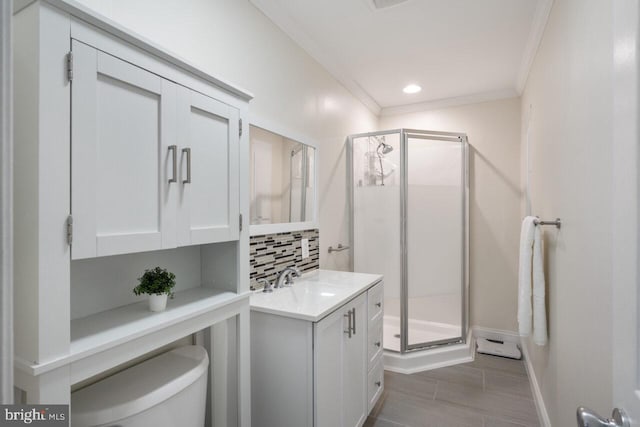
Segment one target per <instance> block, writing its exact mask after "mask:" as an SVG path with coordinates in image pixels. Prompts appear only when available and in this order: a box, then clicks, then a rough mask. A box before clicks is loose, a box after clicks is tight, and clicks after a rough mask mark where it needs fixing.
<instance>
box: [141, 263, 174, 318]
mask: <svg viewBox="0 0 640 427" xmlns="http://www.w3.org/2000/svg"><path fill="white" fill-rule="evenodd" d="M138 282H140V283H139V284H138V286H136V287H135V288H133V293H134V294H136V295H141V294H148V295H149V309H150V310H151V311H163V310H164V309H165V308H166V307H167V297H171V298H173V288H174V286H176V275H175V274H173V273H171V272H170V271H167V269H166V268H160V267H156V268H153V269H151V270H145V271H144V274H143V275H142V277H139V278H138Z"/></svg>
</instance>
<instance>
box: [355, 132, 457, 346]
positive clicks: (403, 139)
mask: <svg viewBox="0 0 640 427" xmlns="http://www.w3.org/2000/svg"><path fill="white" fill-rule="evenodd" d="M393 134H399V135H400V179H401V181H400V247H401V254H400V257H401V260H400V265H401V275H400V276H401V277H400V353H407V352H411V351H416V350H423V349H426V348H431V347H440V346H445V345H452V344H464V343H466V340H467V335H468V332H469V141H468V138H467V135H466V134H464V133H457V132H437V131H428V130H419V129H405V128H401V129H392V130H385V131H378V132H367V133H359V134H353V135H349V136H348V137H347V176H348V181H347V192H348V198H349V214H350V221H351V227H350V236H349V239H350V244H351V248H353V249H354V250H355V249H356V248H355V239H354V227H353V224H354V184H353V171H354V165H353V161H354V159H353V140H354V139H356V138H368V137H372V136H383V135H393ZM409 138H417V139H426V140H437V141H450V142H456V143H461V144H462V165H463V167H462V176H461V179H462V183H463V191H462V206H463V210H464V214H463V215H462V230H463V232H462V265H461V269H462V271H461V272H462V283H461V286H462V301H461V303H462V319H461V320H462V323H461V329H462V331H461V332H462V333H461V336H460V337H455V338H451V339H445V340H438V341H430V342H425V343H418V344H411V345H410V344H409V278H408V269H409V264H408V250H407V229H408V227H407V203H408V197H407V195H408V191H409V180H408V173H407V165H408V154H407V152H408V150H407V146H408V141H409ZM353 267H354V253H352V256H351V270H353ZM387 351H389V350H387Z"/></svg>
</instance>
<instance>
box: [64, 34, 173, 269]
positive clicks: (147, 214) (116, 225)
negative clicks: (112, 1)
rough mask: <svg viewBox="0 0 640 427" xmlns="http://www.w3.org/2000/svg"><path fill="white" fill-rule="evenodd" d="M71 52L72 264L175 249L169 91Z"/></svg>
mask: <svg viewBox="0 0 640 427" xmlns="http://www.w3.org/2000/svg"><path fill="white" fill-rule="evenodd" d="M72 51H73V55H74V78H73V82H72V90H71V93H72V110H71V111H72V117H71V146H72V148H71V160H72V162H71V163H72V167H71V175H72V179H71V198H72V202H71V212H72V215H73V220H74V237H73V244H72V245H73V246H72V258H73V259H79V258H88V257H95V256H104V255H114V254H122V253H128V252H140V251H149V250H155V249H162V248H168V247H175V246H176V229H175V203H176V201H175V198H176V197H177V185H178V184H177V183H176V182H170V179H171V178H173V173H174V172H173V150H175V148H173V149H171V148H170V145H172V144H173V141H174V140H175V136H176V135H175V131H176V113H175V105H176V85H175V84H173V83H171V82H169V81H167V80H164V79H162V78H160V77H158V76H157V75H155V74H152V73H149V72H147V71H145V70H143V69H141V68H138V67H136V66H134V65H131V64H129V63H127V62H124V61H122V60H120V59H117V58H115V57H113V56H111V55H108V54H106V53H104V52H101V51H98V50H96V49H94V48H92V47H90V46H87V45H85V44H83V43H80V42H77V41H75V40H74V41H73V42H72ZM176 154H177V153H176Z"/></svg>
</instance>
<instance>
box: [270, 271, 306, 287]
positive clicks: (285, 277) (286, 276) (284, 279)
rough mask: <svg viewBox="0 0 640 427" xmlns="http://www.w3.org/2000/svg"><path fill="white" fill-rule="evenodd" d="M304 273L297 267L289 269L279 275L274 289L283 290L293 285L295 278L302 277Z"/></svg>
mask: <svg viewBox="0 0 640 427" xmlns="http://www.w3.org/2000/svg"><path fill="white" fill-rule="evenodd" d="M301 275H302V273H300V270H299V269H297V268H296V267H287V268H285V269H284V270H282V271H281V272H280V273H279V274H278V278H277V279H276V284H275V285H274V286H273V287H274V288H283V287H285V286H291V285H293V278H294V277H300V276H301Z"/></svg>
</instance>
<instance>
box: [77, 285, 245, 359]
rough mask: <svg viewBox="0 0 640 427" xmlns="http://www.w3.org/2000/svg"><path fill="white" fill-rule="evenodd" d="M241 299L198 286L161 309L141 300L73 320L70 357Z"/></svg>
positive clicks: (156, 329)
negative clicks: (154, 309)
mask: <svg viewBox="0 0 640 427" xmlns="http://www.w3.org/2000/svg"><path fill="white" fill-rule="evenodd" d="M242 298H243V297H242V296H241V295H238V294H236V293H233V292H225V291H219V290H216V289H213V288H205V287H200V288H193V289H188V290H185V291H181V292H176V293H175V296H174V298H173V299H170V300H168V302H167V309H166V310H165V311H162V312H158V313H154V312H151V311H149V303H148V301H147V300H144V301H141V302H138V303H134V304H129V305H125V306H123V307H118V308H115V309H112V310H107V311H102V312H100V313H96V314H93V315H91V316H87V317H82V318H80V319H75V320H72V321H71V348H70V350H71V351H70V357H71V358H72V359H79V358H83V357H87V356H90V355H92V354H94V353H97V352H100V351H105V350H107V349H109V348H112V347H115V346H117V345H119V344H122V343H124V342H127V341H131V340H133V339H136V338H138V337H141V336H143V335H147V334H150V333H153V332H155V331H158V330H161V329H163V328H167V327H169V326H171V325H173V324H176V323H179V322H182V321H185V320H188V319H189V318H192V317H196V316H198V315H200V314H203V313H205V312H208V311H212V310H215V309H217V308H220V307H222V306H224V305H226V304H230V303H233V302H235V301H236V300H238V299H242Z"/></svg>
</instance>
